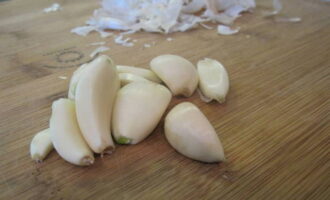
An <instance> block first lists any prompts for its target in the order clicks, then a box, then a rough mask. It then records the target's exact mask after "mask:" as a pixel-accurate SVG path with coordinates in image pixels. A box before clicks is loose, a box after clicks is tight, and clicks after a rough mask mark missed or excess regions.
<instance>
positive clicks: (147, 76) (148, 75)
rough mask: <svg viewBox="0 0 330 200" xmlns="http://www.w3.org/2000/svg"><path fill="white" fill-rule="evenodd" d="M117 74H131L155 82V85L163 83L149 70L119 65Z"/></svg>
mask: <svg viewBox="0 0 330 200" xmlns="http://www.w3.org/2000/svg"><path fill="white" fill-rule="evenodd" d="M117 72H118V73H119V74H120V73H130V74H135V75H138V76H141V77H143V78H145V79H148V80H149V81H153V82H155V83H161V82H162V81H161V80H160V79H159V78H158V76H157V75H156V74H155V73H154V72H153V71H151V70H149V69H144V68H139V67H132V66H125V65H117Z"/></svg>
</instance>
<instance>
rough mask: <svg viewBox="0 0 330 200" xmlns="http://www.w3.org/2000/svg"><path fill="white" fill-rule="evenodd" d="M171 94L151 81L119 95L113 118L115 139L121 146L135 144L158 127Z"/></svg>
mask: <svg viewBox="0 0 330 200" xmlns="http://www.w3.org/2000/svg"><path fill="white" fill-rule="evenodd" d="M171 98H172V95H171V92H170V91H169V90H168V89H167V88H166V87H164V86H162V85H160V84H156V83H152V82H150V83H149V82H133V83H130V84H127V85H126V86H124V87H123V88H121V89H120V90H119V92H118V94H117V98H116V102H115V106H114V111H113V116H112V127H113V131H112V133H113V136H114V138H115V140H116V141H117V142H118V143H119V144H136V143H139V142H140V141H142V140H143V139H144V138H146V137H147V136H148V135H149V134H150V133H151V132H152V131H153V130H154V129H155V128H156V126H157V124H158V123H159V121H160V119H161V117H162V115H163V114H164V112H165V110H166V108H167V106H168V104H169V103H170V100H171Z"/></svg>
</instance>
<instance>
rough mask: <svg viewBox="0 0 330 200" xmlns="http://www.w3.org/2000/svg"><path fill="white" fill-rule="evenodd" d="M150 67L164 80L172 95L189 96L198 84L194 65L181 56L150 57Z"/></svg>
mask: <svg viewBox="0 0 330 200" xmlns="http://www.w3.org/2000/svg"><path fill="white" fill-rule="evenodd" d="M150 67H151V70H152V71H153V72H155V73H156V74H157V76H158V77H159V78H160V79H161V80H162V81H164V83H165V84H166V85H167V86H168V87H169V89H170V90H171V92H172V93H173V95H174V96H177V95H183V96H185V97H189V96H191V95H192V94H193V93H194V91H195V89H196V87H197V84H198V74H197V70H196V69H195V67H194V65H193V64H192V63H191V62H189V61H188V60H186V59H185V58H183V57H181V56H176V55H161V56H157V57H156V58H154V59H152V60H151V62H150Z"/></svg>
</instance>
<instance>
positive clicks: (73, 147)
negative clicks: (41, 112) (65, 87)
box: [49, 99, 94, 166]
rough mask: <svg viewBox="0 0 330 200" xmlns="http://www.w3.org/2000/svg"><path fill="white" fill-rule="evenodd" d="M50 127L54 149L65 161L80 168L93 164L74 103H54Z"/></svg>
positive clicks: (64, 101)
mask: <svg viewBox="0 0 330 200" xmlns="http://www.w3.org/2000/svg"><path fill="white" fill-rule="evenodd" d="M49 127H50V136H51V140H52V142H53V144H54V147H55V149H56V151H57V152H58V154H59V155H60V156H61V157H62V158H63V159H64V160H66V161H68V162H69V163H72V164H74V165H80V166H87V165H91V164H93V162H94V155H93V152H92V151H91V149H90V148H89V147H88V145H87V143H86V141H85V140H84V138H83V136H82V134H81V131H80V129H79V125H78V122H77V117H76V110H75V103H74V101H72V100H70V99H59V100H57V101H54V102H53V105H52V115H51V118H50V122H49Z"/></svg>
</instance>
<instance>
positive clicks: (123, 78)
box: [118, 73, 149, 87]
mask: <svg viewBox="0 0 330 200" xmlns="http://www.w3.org/2000/svg"><path fill="white" fill-rule="evenodd" d="M118 76H119V80H120V85H121V87H123V86H125V85H127V84H129V83H132V82H140V81H141V82H149V80H147V79H145V78H143V77H142V76H138V75H135V74H131V73H120V74H118Z"/></svg>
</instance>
